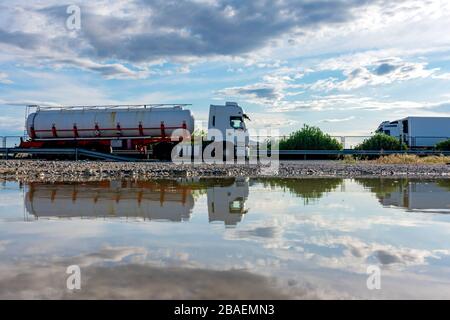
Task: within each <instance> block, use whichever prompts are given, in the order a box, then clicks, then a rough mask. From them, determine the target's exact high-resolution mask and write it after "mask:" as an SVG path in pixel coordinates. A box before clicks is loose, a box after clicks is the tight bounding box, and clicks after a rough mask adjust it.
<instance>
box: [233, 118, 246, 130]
mask: <svg viewBox="0 0 450 320" xmlns="http://www.w3.org/2000/svg"><path fill="white" fill-rule="evenodd" d="M230 125H231V127H232V128H233V129H244V121H243V120H242V117H230Z"/></svg>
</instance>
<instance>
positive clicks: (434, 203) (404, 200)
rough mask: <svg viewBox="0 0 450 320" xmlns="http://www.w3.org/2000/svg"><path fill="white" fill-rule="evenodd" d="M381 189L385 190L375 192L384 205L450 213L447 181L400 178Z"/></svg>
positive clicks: (449, 185)
mask: <svg viewBox="0 0 450 320" xmlns="http://www.w3.org/2000/svg"><path fill="white" fill-rule="evenodd" d="M362 182H363V181H362ZM371 183H373V182H371ZM363 184H364V182H363ZM380 190H384V191H383V192H375V194H376V196H377V198H378V200H379V202H380V203H381V204H382V205H383V206H392V207H399V208H405V209H407V210H410V211H419V212H435V213H450V184H449V182H447V181H432V180H430V181H426V180H425V181H423V180H399V181H395V184H394V183H392V182H391V183H390V184H389V186H386V185H383V187H382V188H380Z"/></svg>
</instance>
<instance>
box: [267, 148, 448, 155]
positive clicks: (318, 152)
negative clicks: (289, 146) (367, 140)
mask: <svg viewBox="0 0 450 320" xmlns="http://www.w3.org/2000/svg"><path fill="white" fill-rule="evenodd" d="M271 152H272V153H273V154H278V155H378V156H380V155H389V154H415V155H441V154H442V155H446V156H447V155H450V151H440V150H355V149H344V150H273V151H271Z"/></svg>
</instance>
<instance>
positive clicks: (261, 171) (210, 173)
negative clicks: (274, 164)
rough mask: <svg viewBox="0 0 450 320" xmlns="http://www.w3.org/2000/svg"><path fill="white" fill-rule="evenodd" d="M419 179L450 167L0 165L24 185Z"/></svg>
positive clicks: (449, 171)
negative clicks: (236, 179) (242, 178)
mask: <svg viewBox="0 0 450 320" xmlns="http://www.w3.org/2000/svg"><path fill="white" fill-rule="evenodd" d="M238 176H248V177H263V176H265V177H406V176H408V177H419V178H450V165H428V164H427V165H417V164H410V165H386V164H374V163H370V162H360V163H357V164H346V163H344V162H340V161H282V162H280V165H279V168H278V170H272V169H271V168H268V167H266V166H263V165H231V164H227V165H208V164H201V165H191V164H189V165H186V164H185V165H180V164H173V163H157V162H150V163H149V162H147V163H142V162H141V163H139V162H134V163H130V162H100V161H78V162H75V161H30V160H8V161H4V160H2V161H0V178H3V179H6V180H20V181H86V180H111V179H138V180H146V179H152V178H153V179H154V178H179V177H238Z"/></svg>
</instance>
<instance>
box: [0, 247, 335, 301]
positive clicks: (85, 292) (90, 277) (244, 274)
mask: <svg viewBox="0 0 450 320" xmlns="http://www.w3.org/2000/svg"><path fill="white" fill-rule="evenodd" d="M148 253H149V252H148V251H147V250H146V249H144V248H133V247H126V248H120V247H116V248H113V247H107V248H104V249H102V250H100V251H99V252H96V253H91V254H87V255H84V256H78V257H73V258H54V259H52V260H51V261H37V260H36V259H30V260H29V261H26V260H22V261H20V262H19V263H17V264H12V265H2V266H1V267H0V270H1V272H0V298H2V299H10V298H15V299H16V298H27V299H47V298H50V299H61V298H62V299H77V298H87V299H287V298H302V297H303V298H318V297H320V294H325V293H326V291H324V290H323V289H320V290H315V289H314V288H313V287H311V285H307V286H306V287H303V288H302V287H301V286H300V285H299V283H296V282H295V281H291V282H289V283H288V288H287V289H286V290H285V291H282V290H281V289H280V288H279V287H278V286H277V283H276V281H275V280H274V279H272V278H270V277H264V276H261V275H257V274H254V273H251V272H248V271H244V270H208V269H204V268H201V267H195V268H192V267H170V266H157V265H152V263H151V261H149V260H148V258H149V254H148ZM130 256H140V257H141V258H142V259H138V260H140V261H138V260H134V261H131V262H130V263H128V262H127V260H128V258H129V257H130ZM72 264H78V265H80V266H81V280H82V285H81V288H82V290H81V291H75V292H69V291H67V290H66V289H65V285H66V278H67V275H66V273H65V270H66V267H67V266H69V265H72ZM326 294H329V293H326Z"/></svg>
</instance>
